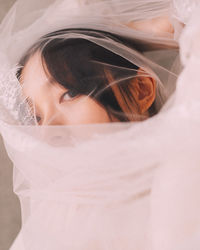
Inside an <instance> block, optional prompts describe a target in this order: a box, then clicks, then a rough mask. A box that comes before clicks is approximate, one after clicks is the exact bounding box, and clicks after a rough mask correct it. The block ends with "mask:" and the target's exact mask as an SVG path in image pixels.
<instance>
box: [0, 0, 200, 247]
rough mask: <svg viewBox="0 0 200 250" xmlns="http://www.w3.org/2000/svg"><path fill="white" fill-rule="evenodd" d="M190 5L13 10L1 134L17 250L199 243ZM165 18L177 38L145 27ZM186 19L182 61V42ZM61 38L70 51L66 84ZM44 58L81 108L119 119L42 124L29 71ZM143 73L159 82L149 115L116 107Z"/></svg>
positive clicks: (7, 27) (21, 4)
mask: <svg viewBox="0 0 200 250" xmlns="http://www.w3.org/2000/svg"><path fill="white" fill-rule="evenodd" d="M193 3H194V4H193V5H191V6H193V8H194V10H193V12H192V10H191V8H189V7H191V6H189V5H188V1H182V2H180V1H174V5H173V2H171V1H166V0H165V1H164V0H163V1H161V0H160V1H158V0H146V1H145V0H142V1H141V0H134V1H128V0H125V1H117V0H115V1H114V0H104V1H103V0H102V1H81V0H80V1H68V0H62V1H61V0H60V1H59V0H57V1H53V0H48V1H42V2H41V1H28V2H27V1H24V0H19V1H17V2H16V4H15V5H14V6H13V8H12V9H11V10H10V12H9V13H8V15H7V17H6V18H5V19H4V20H3V22H2V24H1V27H0V30H1V32H0V34H1V35H0V36H1V39H0V61H1V69H0V111H1V112H0V118H1V123H0V128H1V133H2V136H3V138H4V141H5V145H6V148H7V151H8V154H9V156H10V158H11V159H12V161H13V163H14V191H15V193H16V194H17V195H18V197H19V199H20V202H21V209H22V228H21V231H20V233H19V235H18V237H17V238H16V240H15V242H14V244H13V246H12V247H11V249H12V250H15V249H22V250H23V249H26V250H36V249H37V250H40V249H41V250H42V249H48V250H55V249H63V250H64V249H73V250H86V249H87V250H90V249H91V250H92V249H95V250H97V249H101V250H112V249H113V250H118V249H119V250H121V249H126V250H129V249H130V250H136V249H137V250H157V249H161V248H162V249H166V250H168V249H170V250H171V249H183V247H185V246H186V245H187V246H192V247H193V246H194V249H197V248H198V246H199V242H198V240H196V239H198V235H199V233H200V232H199V226H200V224H199V223H200V221H199V218H200V217H199V214H198V209H199V207H200V200H199V195H198V192H197V190H198V189H199V183H200V182H199V179H200V173H199V156H198V155H199V154H198V148H199V140H198V137H199V125H200V124H199V123H200V120H199V115H198V114H199V84H198V83H199V81H198V68H199V65H200V61H199V60H200V53H199V51H200V47H199V45H198V43H197V42H194V40H195V39H192V37H196V40H197V41H198V39H199V29H200V19H199V17H198V12H197V10H196V12H195V9H197V8H198V3H197V2H196V1H193ZM173 6H174V7H173ZM177 6H179V8H178V7H177ZM188 6H189V7H188ZM177 9H179V12H177ZM181 9H182V10H183V11H182V12H181V13H187V14H188V13H191V12H192V13H194V14H192V18H191V17H189V16H190V15H191V14H190V15H189V14H188V16H187V18H185V19H184V18H183V17H184V15H183V16H181V14H180V10H181ZM198 10H199V9H198ZM185 11H186V12H185ZM177 13H178V14H177ZM177 15H178V16H179V19H178V18H177ZM161 17H165V18H166V17H168V18H169V20H171V22H172V23H174V24H176V25H177V24H179V25H178V26H175V25H174V29H175V28H176V27H178V28H177V29H178V32H177V30H176V29H175V33H170V32H169V30H168V29H165V28H164V29H163V28H161V30H160V29H158V30H157V29H151V26H150V27H149V28H147V29H146V27H147V26H146V25H145V29H143V28H142V27H143V24H144V22H149V23H151V22H153V23H154V24H155V23H156V20H160V19H159V18H161ZM180 19H181V21H182V20H184V23H186V27H185V29H184V31H183V34H182V35H181V39H180V42H179V44H180V50H181V60H182V65H181V63H180V60H179V49H178V47H179V44H178V42H177V41H176V40H175V38H174V35H173V34H175V35H177V34H178V33H180V27H181V26H182V25H181V24H180ZM185 20H186V21H185ZM141 24H142V26H141ZM54 41H56V42H57V43H58V44H60V46H61V47H62V45H66V44H68V45H69V46H71V47H70V49H69V51H67V50H66V54H65V55H67V57H66V58H67V59H68V60H69V61H68V64H66V65H65V66H66V69H67V72H68V74H67V75H66V78H67V81H66V78H65V77H64V78H62V77H63V75H62V72H61V71H60V68H62V67H63V61H62V60H61V59H62V56H63V54H62V53H61V54H59V53H58V54H54V51H55V50H54V49H55V46H54V45H55V44H54ZM80 43H81V44H83V45H84V46H86V45H87V46H88V48H89V49H88V50H86V47H84V46H83V47H81V46H79V44H80ZM76 44H78V45H77V47H76V46H75V45H76ZM52 48H53V50H51V49H52ZM56 48H57V47H56ZM189 48H191V50H190V49H189ZM58 50H59V49H58ZM91 50H92V53H91ZM49 51H53V53H52V54H51V53H49ZM36 53H39V55H40V59H41V61H42V62H43V64H42V65H43V69H44V71H45V69H46V71H45V73H46V76H49V75H50V76H51V77H53V78H54V80H57V79H58V82H59V84H60V85H62V86H67V88H68V89H70V88H72V89H73V90H76V91H77V89H78V91H79V93H78V94H79V95H81V96H83V97H84V98H83V99H81V101H82V102H84V101H85V100H88V98H90V99H91V100H93V101H95V102H97V103H101V104H102V105H103V107H104V108H106V110H107V111H108V114H110V115H111V116H114V117H115V118H116V117H117V122H107V123H99V124H97V123H93V124H69V125H62V126H60V125H59V124H56V125H55V126H46V125H45V126H38V122H37V121H36V116H37V115H36V105H35V104H34V103H33V105H32V107H30V103H29V102H28V100H27V97H26V96H25V95H24V91H23V84H24V82H23V73H22V72H23V68H24V67H25V65H26V63H27V62H28V61H29V59H30V58H31V57H32V56H33V55H34V54H36ZM105 54H106V56H104V55H105ZM51 56H52V57H51ZM55 56H58V58H56V57H55ZM69 58H70V59H69ZM77 58H78V60H77ZM84 58H86V59H84ZM47 59H48V60H49V61H48V60H47ZM47 61H48V62H50V63H49V64H48V63H47ZM55 62H56V63H55ZM57 62H58V63H57ZM88 65H89V66H88ZM183 66H184V68H182V67H183ZM45 67H46V68H45ZM70 67H71V68H70ZM89 69H90V71H91V72H90V71H89ZM84 70H85V71H84ZM181 70H182V72H181V74H180V76H179V78H178V75H179V73H180V71H181ZM88 71H89V76H88ZM60 72H61V73H60ZM72 72H73V74H72V75H71V73H72ZM74 72H75V73H74ZM54 73H55V74H54ZM109 73H110V75H111V76H112V77H109ZM58 75H59V77H58V78H56V77H57V76H58ZM75 76H76V77H75ZM70 77H71V78H70ZM142 77H148V78H150V79H154V81H155V86H156V94H155V99H154V101H153V103H152V105H153V106H152V105H151V107H150V108H152V117H151V113H149V116H150V117H149V118H148V119H146V117H144V114H140V113H138V112H135V113H134V112H132V111H130V109H125V110H123V109H122V108H121V109H120V107H119V106H120V105H117V102H114V101H113V102H111V100H115V99H116V98H114V96H115V97H116V95H115V94H116V92H114V90H116V89H117V90H118V89H120V91H121V92H120V93H127V92H128V93H129V91H130V89H129V88H128V87H127V88H128V91H125V90H126V86H129V85H128V84H129V82H130V80H132V79H140V78H142ZM177 78H178V81H177ZM65 81H66V82H67V83H65ZM188 83H190V84H188ZM35 84H37V83H35ZM65 84H68V85H65ZM176 85H177V87H176ZM115 88H116V89H115ZM70 90H71V89H70ZM38 95H39V93H38ZM125 99H126V98H125ZM115 101H116V100H115ZM78 104H80V102H78ZM118 104H119V103H118ZM81 105H83V103H81ZM127 106H129V105H127ZM80 107H81V106H80ZM149 112H150V111H149ZM130 116H131V119H130ZM52 118H54V117H52ZM47 125H48V124H47ZM50 125H53V124H50ZM183 208H185V210H184V209H183ZM195 247H196V248H195Z"/></svg>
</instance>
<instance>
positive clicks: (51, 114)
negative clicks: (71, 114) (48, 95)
mask: <svg viewBox="0 0 200 250" xmlns="http://www.w3.org/2000/svg"><path fill="white" fill-rule="evenodd" d="M40 124H41V125H43V126H51V125H54V126H56V125H66V124H65V122H64V119H63V117H62V115H61V114H60V113H59V112H58V111H57V110H48V111H46V112H44V114H43V118H42V119H41V123H40Z"/></svg>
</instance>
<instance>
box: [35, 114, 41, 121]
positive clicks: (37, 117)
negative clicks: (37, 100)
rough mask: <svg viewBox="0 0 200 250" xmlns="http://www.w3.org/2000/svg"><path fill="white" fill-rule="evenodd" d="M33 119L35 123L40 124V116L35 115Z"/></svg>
mask: <svg viewBox="0 0 200 250" xmlns="http://www.w3.org/2000/svg"><path fill="white" fill-rule="evenodd" d="M35 119H36V121H37V123H40V122H41V117H40V116H38V115H36V116H35Z"/></svg>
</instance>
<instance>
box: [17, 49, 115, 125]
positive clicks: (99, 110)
mask: <svg viewBox="0 0 200 250" xmlns="http://www.w3.org/2000/svg"><path fill="white" fill-rule="evenodd" d="M21 81H22V86H23V94H24V95H25V97H26V98H27V100H28V102H29V104H30V105H31V106H32V109H33V111H34V113H35V116H36V119H37V122H38V124H39V125H77V124H89V123H107V122H111V119H110V118H109V116H108V114H107V112H106V110H105V109H104V107H103V106H102V105H100V104H99V103H97V102H96V101H95V100H93V99H92V98H90V97H88V96H85V95H77V93H75V92H73V91H70V90H67V89H65V88H64V87H62V86H61V85H59V84H58V83H56V82H53V81H51V80H50V79H48V77H47V75H46V73H45V70H44V68H43V65H42V60H41V57H40V54H39V53H36V54H34V55H33V56H32V57H31V58H30V59H29V61H28V62H27V63H26V65H25V67H24V68H23V70H22V74H21Z"/></svg>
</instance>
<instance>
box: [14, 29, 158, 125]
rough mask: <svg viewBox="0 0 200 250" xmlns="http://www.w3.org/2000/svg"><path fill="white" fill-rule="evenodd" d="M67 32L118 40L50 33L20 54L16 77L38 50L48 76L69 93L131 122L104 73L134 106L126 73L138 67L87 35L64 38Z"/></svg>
mask: <svg viewBox="0 0 200 250" xmlns="http://www.w3.org/2000/svg"><path fill="white" fill-rule="evenodd" d="M70 32H71V33H72V32H73V33H77V32H78V34H80V33H82V34H86V35H87V34H89V35H90V36H91V35H92V36H93V37H98V38H101V37H105V36H106V37H109V38H110V39H114V40H115V41H118V42H119V39H118V38H117V37H115V36H113V35H111V34H110V33H106V32H102V31H94V30H83V29H79V30H77V29H74V30H72V29H64V30H59V31H55V32H52V33H49V34H47V35H45V36H44V37H42V38H41V39H40V40H39V41H38V42H37V43H35V44H34V45H33V46H32V47H31V48H30V49H29V50H28V51H27V52H26V54H25V55H24V56H23V57H22V59H21V60H20V62H19V65H20V69H19V71H18V73H17V76H18V78H20V75H21V72H22V70H23V67H24V66H25V64H26V63H27V61H28V60H29V58H30V57H31V56H32V55H33V54H35V53H36V52H39V53H40V55H41V58H42V62H43V66H44V69H45V70H46V72H47V75H48V76H49V77H50V78H51V79H52V80H53V81H55V82H57V83H59V84H60V85H62V86H63V87H65V88H66V89H68V90H69V91H71V95H74V96H76V95H90V97H91V98H93V99H95V100H96V101H97V102H98V103H100V104H101V105H102V106H103V107H104V108H105V110H106V111H107V113H108V115H109V116H110V117H112V116H114V117H116V118H117V119H118V120H119V121H130V119H129V116H130V114H131V112H133V111H132V109H131V108H130V107H127V108H128V110H130V113H129V114H128V113H126V114H125V113H124V112H123V110H122V109H121V107H120V105H119V103H118V100H117V98H116V96H115V94H114V92H113V90H112V88H111V86H110V84H111V83H109V81H108V77H107V75H106V72H109V73H110V74H111V75H112V77H113V79H114V80H116V83H115V84H117V87H118V88H119V91H120V93H121V96H122V98H123V99H124V101H125V100H126V99H127V98H128V100H129V101H130V102H131V103H134V104H135V105H137V104H136V102H135V100H134V97H133V96H132V95H131V94H130V93H131V91H130V79H127V78H128V77H127V72H129V74H130V72H131V75H132V77H134V76H135V75H136V73H137V70H138V67H137V66H136V65H134V64H133V63H131V62H129V61H128V60H126V59H124V58H123V57H121V56H119V55H117V54H115V53H114V52H111V51H110V50H108V49H106V48H104V47H102V46H100V45H98V44H96V43H94V42H91V41H89V40H87V39H86V38H67V39H66V38H64V35H66V34H67V33H70ZM134 72H135V75H134ZM129 76H130V75H129ZM129 78H130V77H129ZM128 105H129V104H128V103H127V106H128ZM136 108H137V107H136ZM155 113H156V110H155V106H154V104H152V106H151V107H150V109H149V114H150V116H151V115H153V114H155ZM131 115H133V114H131ZM135 115H136V114H135Z"/></svg>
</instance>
